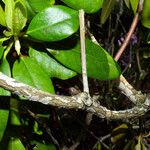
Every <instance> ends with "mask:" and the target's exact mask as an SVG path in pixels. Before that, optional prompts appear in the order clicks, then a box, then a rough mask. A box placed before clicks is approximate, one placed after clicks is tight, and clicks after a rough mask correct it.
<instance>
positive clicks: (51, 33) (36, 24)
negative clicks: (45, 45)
mask: <svg viewBox="0 0 150 150" xmlns="http://www.w3.org/2000/svg"><path fill="white" fill-rule="evenodd" d="M78 28H79V21H78V12H77V11H75V10H72V9H70V8H67V7H65V6H52V7H49V8H47V9H45V10H44V11H41V12H40V13H38V14H37V15H36V16H35V17H34V18H33V20H32V21H31V23H30V25H29V28H28V31H27V34H28V35H30V36H31V37H32V38H34V39H37V40H41V41H59V40H62V39H65V38H67V37H69V36H70V35H72V34H73V33H75V32H76V31H77V30H78Z"/></svg>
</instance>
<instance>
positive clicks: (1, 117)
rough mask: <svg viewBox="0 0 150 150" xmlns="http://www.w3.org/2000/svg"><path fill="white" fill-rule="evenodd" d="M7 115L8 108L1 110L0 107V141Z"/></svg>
mask: <svg viewBox="0 0 150 150" xmlns="http://www.w3.org/2000/svg"><path fill="white" fill-rule="evenodd" d="M8 117H9V111H8V110H3V109H0V120H1V123H0V141H1V140H2V138H3V135H4V132H5V129H6V126H7V122H8Z"/></svg>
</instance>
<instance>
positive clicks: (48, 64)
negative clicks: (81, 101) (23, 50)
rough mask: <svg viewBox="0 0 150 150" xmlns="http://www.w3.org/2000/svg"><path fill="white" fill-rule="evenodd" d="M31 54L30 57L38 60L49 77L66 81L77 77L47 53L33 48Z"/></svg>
mask: <svg viewBox="0 0 150 150" xmlns="http://www.w3.org/2000/svg"><path fill="white" fill-rule="evenodd" d="M29 53H30V57H32V58H35V59H36V62H37V63H38V64H39V66H41V68H42V69H43V70H45V72H46V73H47V74H48V75H49V77H56V78H60V79H63V80H65V79H69V78H71V77H73V76H75V75H76V73H75V72H74V71H71V70H69V69H67V68H65V67H64V66H62V65H61V64H59V63H58V62H57V61H56V60H54V59H53V58H51V57H50V56H49V55H48V54H47V53H44V52H39V51H36V50H34V49H32V48H30V51H29Z"/></svg>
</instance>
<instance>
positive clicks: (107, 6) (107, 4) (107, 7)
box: [101, 0, 116, 24]
mask: <svg viewBox="0 0 150 150" xmlns="http://www.w3.org/2000/svg"><path fill="white" fill-rule="evenodd" d="M115 3H116V1H115V0H105V1H104V3H103V7H102V12H101V24H104V23H105V22H106V20H107V18H108V17H109V15H110V13H111V11H112V9H113V8H114V6H115Z"/></svg>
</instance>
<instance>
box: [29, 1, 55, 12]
mask: <svg viewBox="0 0 150 150" xmlns="http://www.w3.org/2000/svg"><path fill="white" fill-rule="evenodd" d="M27 3H28V4H29V5H30V6H31V8H32V10H33V11H34V12H35V13H38V12H40V11H42V10H44V9H45V8H48V7H50V6H52V5H54V3H55V0H27Z"/></svg>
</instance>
